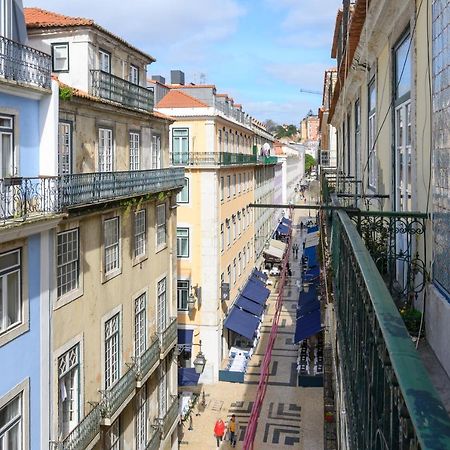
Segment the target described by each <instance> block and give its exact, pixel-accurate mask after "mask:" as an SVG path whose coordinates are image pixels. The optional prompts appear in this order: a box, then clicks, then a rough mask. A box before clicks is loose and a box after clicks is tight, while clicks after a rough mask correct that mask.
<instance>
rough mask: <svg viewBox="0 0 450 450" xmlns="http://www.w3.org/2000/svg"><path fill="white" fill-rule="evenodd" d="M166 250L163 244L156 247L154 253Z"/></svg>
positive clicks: (165, 244)
mask: <svg viewBox="0 0 450 450" xmlns="http://www.w3.org/2000/svg"><path fill="white" fill-rule="evenodd" d="M166 248H167V243H166V242H165V243H164V244H161V245H159V246H157V247H156V250H155V253H159V252H162V251H163V250H165V249H166Z"/></svg>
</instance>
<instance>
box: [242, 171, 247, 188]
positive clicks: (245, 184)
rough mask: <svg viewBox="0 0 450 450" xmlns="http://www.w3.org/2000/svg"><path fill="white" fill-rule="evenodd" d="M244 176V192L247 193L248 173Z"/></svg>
mask: <svg viewBox="0 0 450 450" xmlns="http://www.w3.org/2000/svg"><path fill="white" fill-rule="evenodd" d="M242 175H243V178H244V183H243V186H242V190H243V191H246V190H247V172H244V173H243V174H242Z"/></svg>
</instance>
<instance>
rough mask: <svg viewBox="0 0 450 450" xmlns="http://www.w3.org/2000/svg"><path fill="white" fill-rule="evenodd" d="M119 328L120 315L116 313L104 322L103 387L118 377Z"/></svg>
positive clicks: (108, 386)
mask: <svg viewBox="0 0 450 450" xmlns="http://www.w3.org/2000/svg"><path fill="white" fill-rule="evenodd" d="M119 330H120V315H119V313H117V314H116V315H114V316H113V317H111V319H109V320H107V321H106V322H105V389H109V388H110V387H111V386H112V385H113V384H114V383H115V382H116V381H117V380H118V379H119V352H120V342H119Z"/></svg>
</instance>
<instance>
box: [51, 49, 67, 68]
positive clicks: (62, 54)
mask: <svg viewBox="0 0 450 450" xmlns="http://www.w3.org/2000/svg"><path fill="white" fill-rule="evenodd" d="M52 71H53V72H68V71H69V44H68V43H67V42H65V43H58V44H52Z"/></svg>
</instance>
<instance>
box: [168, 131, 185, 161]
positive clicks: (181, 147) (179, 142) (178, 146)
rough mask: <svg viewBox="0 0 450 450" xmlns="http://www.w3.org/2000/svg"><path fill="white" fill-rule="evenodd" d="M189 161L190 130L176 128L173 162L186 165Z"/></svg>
mask: <svg viewBox="0 0 450 450" xmlns="http://www.w3.org/2000/svg"><path fill="white" fill-rule="evenodd" d="M188 161H189V130H188V129H187V128H174V129H173V130H172V162H173V164H186V163H187V162H188Z"/></svg>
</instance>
